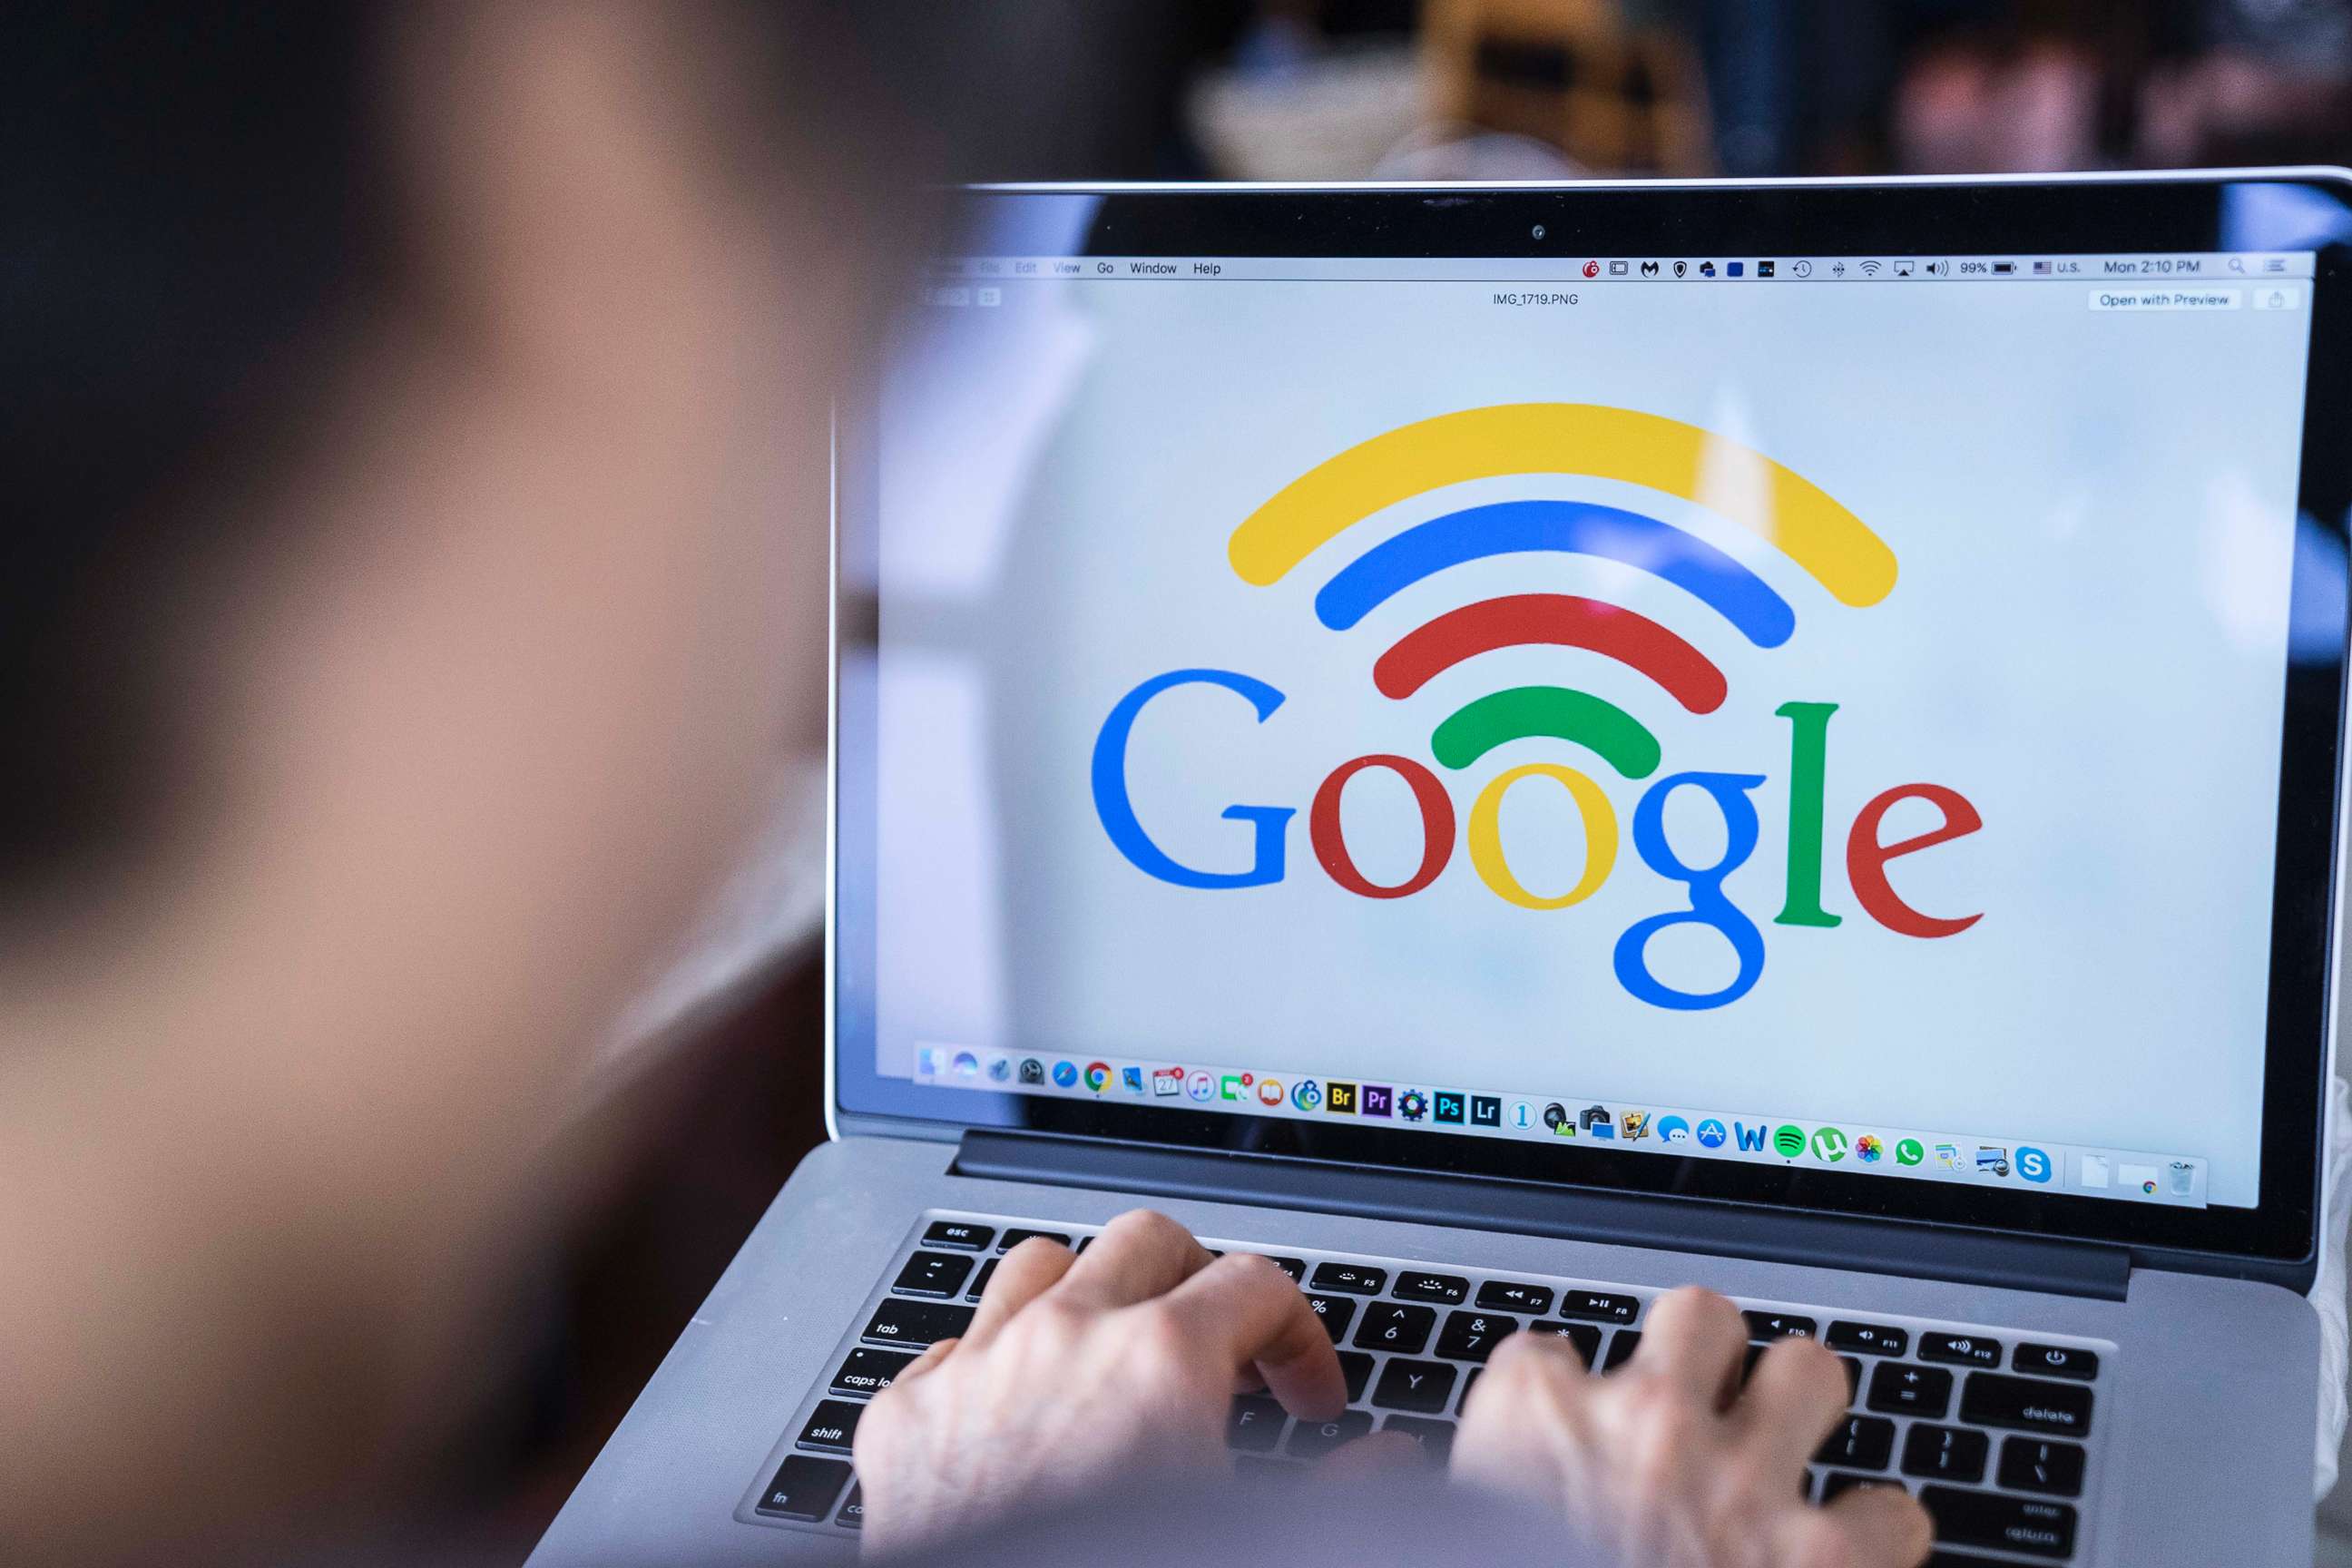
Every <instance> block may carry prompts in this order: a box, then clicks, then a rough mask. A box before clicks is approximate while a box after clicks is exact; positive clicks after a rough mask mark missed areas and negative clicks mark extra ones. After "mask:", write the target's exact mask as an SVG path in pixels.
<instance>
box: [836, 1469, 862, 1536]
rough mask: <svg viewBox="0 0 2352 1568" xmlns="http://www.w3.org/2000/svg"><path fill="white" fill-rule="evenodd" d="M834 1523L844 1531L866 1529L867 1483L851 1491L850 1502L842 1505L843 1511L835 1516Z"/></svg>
mask: <svg viewBox="0 0 2352 1568" xmlns="http://www.w3.org/2000/svg"><path fill="white" fill-rule="evenodd" d="M833 1522H834V1523H835V1524H837V1525H839V1526H841V1528H842V1529H844V1530H863V1529H865V1528H866V1483H865V1482H864V1481H860V1482H858V1483H857V1484H856V1486H854V1487H852V1488H850V1489H849V1500H848V1501H847V1502H845V1503H843V1504H842V1505H841V1511H840V1512H839V1513H836V1514H835V1515H834V1516H833Z"/></svg>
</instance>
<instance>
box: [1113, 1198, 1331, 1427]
mask: <svg viewBox="0 0 2352 1568" xmlns="http://www.w3.org/2000/svg"><path fill="white" fill-rule="evenodd" d="M1095 1245H1096V1246H1097V1247H1099V1246H1101V1245H1102V1244H1101V1243H1100V1242H1097V1243H1096V1244H1095ZM1088 1255H1089V1256H1091V1255H1092V1249H1091V1248H1089V1249H1088ZM1167 1308H1168V1310H1169V1311H1170V1312H1171V1313H1172V1314H1173V1315H1174V1316H1175V1318H1176V1320H1177V1325H1178V1333H1179V1337H1180V1339H1181V1340H1184V1341H1188V1342H1194V1343H1198V1344H1199V1345H1200V1346H1201V1353H1202V1355H1204V1356H1214V1357H1216V1358H1217V1359H1218V1361H1219V1363H1221V1364H1222V1365H1224V1366H1228V1367H1238V1366H1244V1365H1248V1364H1253V1363H1254V1364H1255V1366H1256V1368H1257V1370H1258V1373H1259V1374H1260V1375H1262V1376H1263V1377H1264V1378H1265V1384H1266V1387H1267V1388H1268V1389H1270V1390H1272V1391H1273V1394H1274V1396H1275V1397H1276V1399H1278V1400H1280V1401H1282V1404H1283V1407H1284V1408H1285V1409H1286V1410H1288V1411H1289V1412H1290V1413H1291V1414H1292V1415H1297V1416H1298V1417H1300V1418H1302V1419H1304V1420H1308V1421H1328V1420H1331V1419H1332V1418H1334V1417H1335V1416H1337V1415H1339V1412H1340V1411H1342V1410H1344V1409H1346V1408H1347V1405H1348V1380H1347V1378H1346V1376H1345V1375H1343V1374H1342V1373H1340V1371H1339V1352H1337V1351H1335V1350H1333V1349H1332V1348H1331V1336H1330V1335H1328V1334H1327V1333H1325V1332H1324V1331H1323V1320H1322V1319H1320V1318H1318V1317H1317V1316H1316V1315H1315V1309H1314V1308H1312V1307H1310V1306H1308V1305H1307V1298H1306V1297H1305V1296H1304V1295H1303V1294H1301V1293H1300V1291H1299V1289H1298V1287H1297V1286H1296V1285H1294V1284H1292V1283H1291V1282H1290V1276H1289V1275H1287V1274H1285V1273H1284V1272H1283V1271H1282V1270H1281V1269H1279V1268H1276V1267H1275V1265H1274V1264H1273V1262H1272V1261H1271V1260H1269V1259H1267V1258H1258V1257H1255V1256H1253V1255H1251V1254H1249V1253H1242V1252H1236V1253H1234V1254H1232V1255H1231V1256H1229V1257H1225V1258H1218V1259H1217V1260H1216V1261H1215V1262H1214V1263H1212V1264H1210V1265H1209V1266H1208V1267H1207V1268H1203V1269H1202V1270H1201V1271H1200V1272H1199V1273H1197V1274H1195V1275H1193V1276H1192V1278H1191V1279H1187V1280H1186V1281H1184V1283H1183V1284H1181V1285H1180V1286H1178V1287H1177V1288H1176V1289H1174V1290H1172V1291H1171V1292H1170V1293H1169V1296H1168V1300H1167Z"/></svg>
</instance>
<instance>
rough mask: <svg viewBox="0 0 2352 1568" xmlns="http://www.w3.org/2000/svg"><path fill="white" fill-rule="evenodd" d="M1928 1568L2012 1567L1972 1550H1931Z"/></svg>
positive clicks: (1928, 1555) (1928, 1557)
mask: <svg viewBox="0 0 2352 1568" xmlns="http://www.w3.org/2000/svg"><path fill="white" fill-rule="evenodd" d="M1926 1568H2010V1564H2008V1563H1996V1562H1994V1561H1993V1560H1992V1559H1991V1558H1990V1557H1979V1556H1977V1555H1976V1554H1975V1553H1974V1552H1929V1553H1928V1554H1927V1564H1926Z"/></svg>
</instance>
